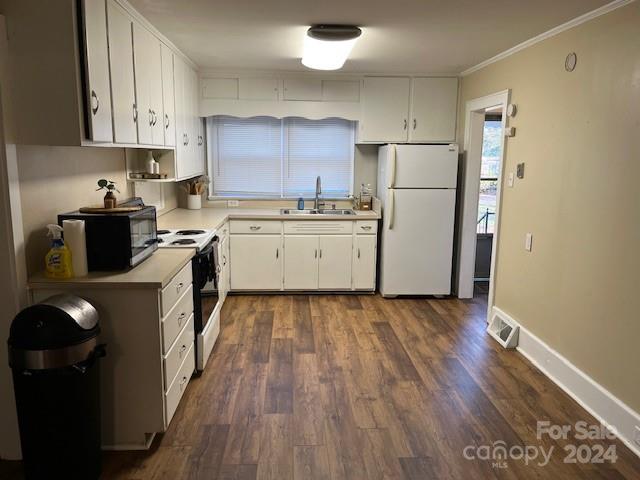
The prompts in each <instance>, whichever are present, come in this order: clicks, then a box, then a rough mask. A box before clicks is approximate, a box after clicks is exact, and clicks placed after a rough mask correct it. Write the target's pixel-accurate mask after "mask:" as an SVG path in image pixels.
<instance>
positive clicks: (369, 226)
mask: <svg viewBox="0 0 640 480" xmlns="http://www.w3.org/2000/svg"><path fill="white" fill-rule="evenodd" d="M360 228H361V229H363V230H371V225H361V226H360Z"/></svg>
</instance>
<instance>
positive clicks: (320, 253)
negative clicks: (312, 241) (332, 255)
mask: <svg viewBox="0 0 640 480" xmlns="http://www.w3.org/2000/svg"><path fill="white" fill-rule="evenodd" d="M320 258H322V249H320Z"/></svg>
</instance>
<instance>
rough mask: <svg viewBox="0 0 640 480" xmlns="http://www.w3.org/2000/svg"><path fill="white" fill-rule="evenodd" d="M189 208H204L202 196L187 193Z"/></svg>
mask: <svg viewBox="0 0 640 480" xmlns="http://www.w3.org/2000/svg"><path fill="white" fill-rule="evenodd" d="M187 208H188V209H189V210H200V209H201V208H202V196H201V195H187Z"/></svg>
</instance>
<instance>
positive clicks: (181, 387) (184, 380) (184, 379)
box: [180, 377, 189, 391]
mask: <svg viewBox="0 0 640 480" xmlns="http://www.w3.org/2000/svg"><path fill="white" fill-rule="evenodd" d="M187 380H189V379H188V378H187V377H182V380H180V391H182V389H183V388H184V386H185V385H186V384H187Z"/></svg>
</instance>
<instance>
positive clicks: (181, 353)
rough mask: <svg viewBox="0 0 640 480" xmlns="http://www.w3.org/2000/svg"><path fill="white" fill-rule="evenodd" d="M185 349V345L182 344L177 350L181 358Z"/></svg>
mask: <svg viewBox="0 0 640 480" xmlns="http://www.w3.org/2000/svg"><path fill="white" fill-rule="evenodd" d="M186 351H187V346H186V345H182V346H181V347H180V351H179V352H178V357H180V358H182V355H184V352H186Z"/></svg>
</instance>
